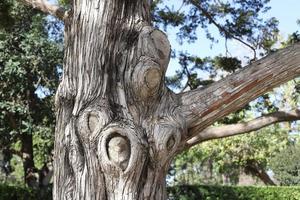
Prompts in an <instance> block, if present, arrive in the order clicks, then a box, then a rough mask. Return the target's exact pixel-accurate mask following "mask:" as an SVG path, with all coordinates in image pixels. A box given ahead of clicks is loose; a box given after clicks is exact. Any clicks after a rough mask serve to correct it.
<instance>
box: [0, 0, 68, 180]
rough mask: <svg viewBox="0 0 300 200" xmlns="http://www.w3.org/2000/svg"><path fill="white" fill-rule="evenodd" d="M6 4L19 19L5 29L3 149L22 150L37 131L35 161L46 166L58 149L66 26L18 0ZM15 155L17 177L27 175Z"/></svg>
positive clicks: (1, 40)
mask: <svg viewBox="0 0 300 200" xmlns="http://www.w3.org/2000/svg"><path fill="white" fill-rule="evenodd" d="M4 3H9V6H10V7H9V10H7V13H6V14H7V15H8V16H9V17H11V18H12V19H14V21H13V23H12V24H10V25H9V26H3V27H4V28H2V29H0V35H1V37H0V88H1V92H0V137H1V140H0V153H1V151H6V152H7V153H8V154H12V152H20V151H21V146H22V144H21V142H20V141H22V137H23V136H24V135H33V140H34V141H33V149H34V159H35V164H36V166H37V167H41V166H42V165H43V164H44V163H47V162H50V161H51V154H50V152H51V150H52V149H53V140H54V124H55V122H54V121H55V116H54V106H53V105H54V97H53V95H54V93H55V90H56V88H57V86H58V82H59V77H60V73H61V67H62V66H61V63H62V57H63V48H62V43H61V42H62V41H61V38H62V36H61V32H59V31H57V30H58V29H61V26H60V24H59V23H57V22H55V21H53V20H52V21H51V20H50V19H49V18H47V17H46V16H45V15H43V14H41V13H39V12H38V11H37V10H34V9H32V8H28V7H25V6H24V5H23V4H19V3H18V2H17V1H15V0H6V1H3V3H2V1H1V4H0V10H1V9H4V7H5V6H4ZM0 23H1V22H0ZM11 150H12V152H10V151H11ZM16 155H17V154H16ZM10 158H12V159H13V160H11V164H12V165H15V166H13V168H14V170H15V172H18V174H15V175H14V176H15V177H21V176H22V175H23V174H24V173H21V171H20V170H19V169H22V168H21V167H20V166H18V165H20V162H16V161H17V159H15V158H14V157H12V156H10ZM9 161H10V160H9V159H8V160H6V161H5V162H9ZM21 163H22V162H21ZM22 170H23V169H22Z"/></svg>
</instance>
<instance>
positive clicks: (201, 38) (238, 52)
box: [167, 0, 300, 76]
mask: <svg viewBox="0 0 300 200" xmlns="http://www.w3.org/2000/svg"><path fill="white" fill-rule="evenodd" d="M179 2H181V1H178V0H168V4H169V5H172V4H174V6H175V8H176V7H178V6H180V5H179ZM268 5H269V6H271V10H269V11H268V12H267V13H265V14H264V15H261V16H262V17H264V18H266V19H267V18H270V17H276V18H277V19H278V20H279V30H280V35H281V36H282V38H283V39H286V38H287V36H288V34H291V33H293V32H295V31H297V30H299V31H300V27H299V26H298V25H297V23H296V21H297V19H300V12H299V8H300V1H299V0H284V1H283V0H271V2H270V3H269V4H268ZM211 31H212V32H213V33H215V35H214V36H216V37H217V36H219V34H218V31H217V29H216V28H214V27H213V28H212V29H211ZM167 35H168V38H169V40H170V43H171V46H172V48H173V49H176V51H183V52H185V51H186V52H189V53H190V54H192V55H197V56H200V57H207V56H216V55H220V54H221V53H224V52H225V45H224V43H225V41H224V39H222V38H218V39H219V43H218V44H214V45H213V48H211V42H210V41H209V40H208V39H206V37H205V35H204V34H203V33H201V31H198V40H197V41H196V42H195V43H193V44H186V43H185V44H184V45H183V46H181V45H179V44H178V42H177V41H176V31H175V30H174V29H168V31H167ZM228 48H229V51H230V53H231V55H232V56H236V57H238V58H240V59H243V58H244V56H247V55H248V56H251V55H252V54H251V51H250V50H249V49H248V48H247V47H245V46H243V45H241V44H240V43H239V42H237V41H229V42H228ZM178 68H179V64H178V61H177V60H176V59H172V60H171V61H170V64H169V68H168V71H167V76H170V75H172V74H174V73H175V70H176V69H178Z"/></svg>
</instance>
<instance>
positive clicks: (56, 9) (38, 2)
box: [21, 0, 66, 20]
mask: <svg viewBox="0 0 300 200" xmlns="http://www.w3.org/2000/svg"><path fill="white" fill-rule="evenodd" d="M21 1H23V2H24V3H26V4H27V5H29V6H32V7H33V8H36V9H38V10H40V11H42V12H44V13H46V14H50V15H53V16H55V17H57V18H59V19H61V20H64V18H65V16H66V11H65V9H64V8H62V7H60V6H57V5H52V4H50V3H49V2H47V0H21Z"/></svg>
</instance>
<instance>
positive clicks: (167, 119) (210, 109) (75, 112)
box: [53, 0, 300, 200]
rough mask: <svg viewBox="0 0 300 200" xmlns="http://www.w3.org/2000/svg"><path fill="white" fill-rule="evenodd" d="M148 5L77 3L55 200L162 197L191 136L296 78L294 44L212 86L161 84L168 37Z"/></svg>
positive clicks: (61, 101)
mask: <svg viewBox="0 0 300 200" xmlns="http://www.w3.org/2000/svg"><path fill="white" fill-rule="evenodd" d="M148 3H149V1H145V0H144V1H142V0H126V1H125V0H93V1H91V0H74V1H73V5H72V8H73V9H72V11H71V12H69V14H70V16H69V18H68V19H66V21H65V63H64V75H63V79H62V82H61V84H60V86H59V88H58V92H57V96H56V107H57V126H56V135H55V136H56V138H55V160H54V168H55V174H54V189H53V195H54V200H63V199H65V200H71V199H72V200H83V199H84V200H100V199H101V200H114V199H115V200H133V199H149V200H162V199H166V189H165V187H166V186H165V176H166V173H167V171H168V168H169V165H170V162H171V160H172V159H173V157H174V156H175V155H176V154H177V153H178V152H180V151H181V150H182V149H183V148H184V147H185V145H186V142H187V141H188V139H190V138H192V136H194V135H196V134H198V133H199V131H202V130H204V129H205V128H207V127H208V126H209V125H211V124H212V123H213V122H215V121H216V120H218V119H220V118H221V117H223V116H225V115H226V114H228V113H230V112H233V111H235V110H237V109H238V108H240V107H241V106H243V105H244V104H246V103H247V102H249V101H250V100H252V99H254V98H255V97H256V96H258V95H260V94H262V93H263V92H266V91H268V90H270V89H271V88H272V87H275V86H277V85H278V84H280V83H282V82H284V81H287V80H289V79H292V78H293V77H296V76H297V75H299V71H300V65H299V63H300V58H299V50H300V45H295V46H293V47H291V48H288V49H286V50H282V51H280V52H278V53H275V54H274V55H271V56H270V58H265V59H263V60H262V61H258V62H256V63H254V64H253V65H252V66H249V67H248V68H246V69H244V70H242V71H241V72H239V73H238V74H236V75H233V76H229V77H228V78H226V79H225V80H223V81H221V82H219V83H215V84H213V85H212V86H210V87H208V88H206V89H201V90H196V91H192V92H189V93H184V94H182V95H175V94H173V93H172V92H170V91H169V90H168V89H167V88H166V87H165V86H164V75H165V72H166V68H167V65H168V62H169V59H170V45H169V42H168V40H167V37H166V36H165V35H164V34H163V33H162V32H160V31H158V30H155V29H154V28H152V27H151V25H150V14H149V4H148Z"/></svg>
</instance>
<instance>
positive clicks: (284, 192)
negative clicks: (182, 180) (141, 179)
mask: <svg viewBox="0 0 300 200" xmlns="http://www.w3.org/2000/svg"><path fill="white" fill-rule="evenodd" d="M168 199H169V200H199V199H201V200H300V188H299V187H251V186H249V187H232V186H209V185H206V186H204V185H200V186H178V187H171V188H169V198H168Z"/></svg>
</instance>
